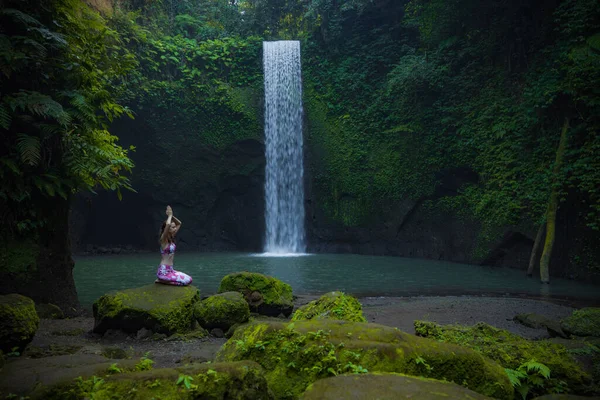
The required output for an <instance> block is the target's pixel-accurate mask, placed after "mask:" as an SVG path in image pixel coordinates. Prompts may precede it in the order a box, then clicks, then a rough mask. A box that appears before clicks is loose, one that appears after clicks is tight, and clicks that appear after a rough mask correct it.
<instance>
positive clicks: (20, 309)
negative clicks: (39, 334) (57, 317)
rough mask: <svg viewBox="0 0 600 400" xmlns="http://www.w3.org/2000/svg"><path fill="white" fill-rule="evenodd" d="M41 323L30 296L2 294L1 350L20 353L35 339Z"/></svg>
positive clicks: (0, 311)
mask: <svg viewBox="0 0 600 400" xmlns="http://www.w3.org/2000/svg"><path fill="white" fill-rule="evenodd" d="M39 323H40V319H39V317H38V315H37V313H36V312H35V304H34V303H33V301H32V300H31V299H30V298H28V297H25V296H21V295H20V294H9V295H5V296H0V343H2V344H1V345H0V351H2V352H3V353H5V354H7V355H10V354H11V353H16V355H19V354H20V353H21V352H22V351H23V349H24V348H25V346H27V345H28V344H29V342H31V340H32V339H33V336H34V335H35V332H36V331H37V329H38V326H39Z"/></svg>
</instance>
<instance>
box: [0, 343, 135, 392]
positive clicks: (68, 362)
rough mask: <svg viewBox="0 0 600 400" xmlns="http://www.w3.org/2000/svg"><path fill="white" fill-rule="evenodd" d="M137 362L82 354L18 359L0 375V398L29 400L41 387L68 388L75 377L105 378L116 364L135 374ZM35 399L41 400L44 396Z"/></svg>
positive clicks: (6, 366) (7, 365) (5, 367)
mask: <svg viewBox="0 0 600 400" xmlns="http://www.w3.org/2000/svg"><path fill="white" fill-rule="evenodd" d="M137 362H138V360H108V359H106V358H105V357H103V356H101V355H97V354H81V353H77V354H72V355H62V356H55V357H44V358H36V359H34V358H24V357H20V358H19V359H17V360H13V361H11V362H9V363H7V364H6V365H5V366H4V369H3V370H2V373H1V374H0V398H2V399H4V397H3V395H7V394H9V393H13V394H17V395H19V396H28V395H30V394H31V392H32V391H33V390H35V389H36V387H40V386H52V385H57V384H61V383H64V384H69V385H70V384H72V383H73V382H74V381H73V380H74V379H76V378H77V377H82V378H84V379H87V378H88V377H91V376H93V375H97V376H104V375H106V374H107V371H108V369H109V368H110V367H111V365H113V364H115V363H117V366H118V368H120V369H122V370H134V369H135V364H136V363H137ZM38 398H40V399H44V397H43V396H41V397H38ZM73 398H74V397H73ZM65 399H67V397H66V398H65Z"/></svg>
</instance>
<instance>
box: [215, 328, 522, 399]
mask: <svg viewBox="0 0 600 400" xmlns="http://www.w3.org/2000/svg"><path fill="white" fill-rule="evenodd" d="M216 359H217V360H219V361H239V360H253V361H256V362H257V363H259V364H260V365H262V366H263V367H264V368H265V370H266V378H267V381H268V383H269V387H270V388H271V390H273V393H274V394H275V397H276V398H278V399H295V398H298V397H299V396H300V395H301V394H302V392H304V390H305V389H306V387H307V386H308V385H309V384H311V383H313V382H315V381H317V380H319V379H321V378H326V377H330V376H333V375H339V374H343V373H351V372H354V373H361V372H398V373H404V374H407V375H421V376H424V377H429V378H435V379H445V380H448V381H453V382H455V383H458V384H460V385H463V386H465V387H467V388H469V389H471V390H474V391H476V392H478V393H481V394H484V395H487V396H491V397H495V398H498V399H512V397H513V388H512V386H511V384H510V382H509V379H508V376H507V375H506V373H505V371H504V369H503V368H502V367H500V366H499V365H498V364H496V363H495V362H493V361H491V360H489V359H487V358H485V357H483V356H482V355H481V354H479V353H477V352H475V351H473V350H470V349H467V348H465V347H460V346H456V345H452V344H446V343H439V342H436V341H433V340H428V339H423V338H419V337H416V336H413V335H410V334H408V333H404V332H401V331H400V330H398V329H396V328H391V327H388V326H383V325H378V324H371V323H364V322H347V321H338V320H313V321H297V322H291V323H283V322H253V323H250V324H246V325H244V326H242V327H240V328H238V329H237V330H236V331H235V333H234V335H233V336H232V337H231V339H229V341H228V342H227V343H225V344H224V345H223V347H222V348H221V350H220V351H219V353H218V354H217V358H216Z"/></svg>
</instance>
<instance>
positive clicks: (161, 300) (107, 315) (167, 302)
mask: <svg viewBox="0 0 600 400" xmlns="http://www.w3.org/2000/svg"><path fill="white" fill-rule="evenodd" d="M199 300H200V292H199V291H198V289H196V288H195V287H194V286H171V285H161V284H151V285H147V286H142V287H140V288H135V289H127V290H123V291H119V292H116V293H112V294H106V295H104V296H102V297H100V298H99V299H98V300H96V302H95V303H94V306H93V311H94V319H95V324H94V332H96V333H104V332H106V331H107V330H108V329H120V330H122V331H124V332H128V333H135V332H137V331H138V330H140V329H142V328H146V329H149V330H152V331H153V332H158V333H164V334H167V335H170V334H173V333H182V332H188V331H190V330H191V329H193V327H194V325H195V319H194V315H193V313H194V305H195V304H196V302H198V301H199Z"/></svg>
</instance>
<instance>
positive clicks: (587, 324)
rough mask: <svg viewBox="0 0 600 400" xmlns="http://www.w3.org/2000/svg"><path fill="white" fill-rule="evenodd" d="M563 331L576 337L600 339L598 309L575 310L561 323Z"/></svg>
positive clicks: (599, 312)
mask: <svg viewBox="0 0 600 400" xmlns="http://www.w3.org/2000/svg"><path fill="white" fill-rule="evenodd" d="M560 325H561V327H562V329H563V331H565V332H567V333H570V334H571V335H576V336H595V337H600V308H597V307H587V308H582V309H581V310H576V311H574V312H573V314H571V316H569V317H567V318H565V319H564V320H563V321H562V322H561V324H560Z"/></svg>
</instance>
